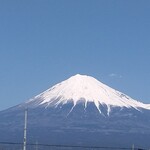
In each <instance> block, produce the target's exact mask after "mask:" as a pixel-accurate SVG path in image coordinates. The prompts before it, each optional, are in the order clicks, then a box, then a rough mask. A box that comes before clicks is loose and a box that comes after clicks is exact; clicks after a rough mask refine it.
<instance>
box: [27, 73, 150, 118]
mask: <svg viewBox="0 0 150 150" xmlns="http://www.w3.org/2000/svg"><path fill="white" fill-rule="evenodd" d="M81 101H82V102H83V103H84V108H85V109H86V107H87V103H88V102H93V103H94V104H95V106H96V108H97V110H98V111H99V112H100V113H101V109H100V106H103V105H105V106H107V114H108V115H109V113H110V111H111V107H126V108H135V109H137V110H139V109H141V108H142V109H150V107H149V105H146V104H143V103H141V102H138V101H136V100H134V99H132V98H130V97H129V96H127V95H125V94H123V93H121V92H119V91H117V90H114V89H112V88H110V87H108V86H107V85H105V84H103V83H101V82H99V81H98V80H96V79H95V78H93V77H90V76H86V75H79V74H77V75H75V76H73V77H71V78H69V79H67V80H65V81H63V82H61V83H58V84H56V85H54V86H53V87H51V88H50V89H48V90H46V91H45V92H43V93H41V94H39V95H37V96H36V97H34V98H33V99H31V100H29V101H28V102H27V104H29V105H31V103H35V104H36V106H38V105H44V106H45V107H51V106H55V107H57V106H58V105H60V104H62V105H63V104H66V103H69V102H72V103H73V107H72V109H71V111H72V110H73V108H74V107H75V106H76V104H77V103H79V102H81Z"/></svg>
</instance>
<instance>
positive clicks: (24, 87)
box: [0, 0, 150, 110]
mask: <svg viewBox="0 0 150 150" xmlns="http://www.w3.org/2000/svg"><path fill="white" fill-rule="evenodd" d="M77 73H80V74H86V75H91V76H93V77H95V78H97V79H98V80H100V81H102V82H103V83H105V84H107V85H109V86H111V87H113V88H115V89H118V90H119V91H122V92H124V93H126V94H127V95H129V96H131V97H132V98H134V99H137V100H140V101H142V102H145V103H150V1H149V0H144V1H142V0H110V1H106V0H1V1H0V110H3V109H6V108H8V107H11V106H14V105H16V104H19V103H21V102H23V101H25V100H28V99H29V98H32V97H33V96H35V95H37V94H39V93H40V92H42V91H44V90H46V89H47V88H49V87H51V86H52V85H54V84H56V83H58V82H60V81H62V80H65V79H67V78H68V77H70V76H72V75H75V74H77Z"/></svg>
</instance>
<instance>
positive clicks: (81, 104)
mask: <svg viewBox="0 0 150 150" xmlns="http://www.w3.org/2000/svg"><path fill="white" fill-rule="evenodd" d="M26 108H27V109H28V132H27V137H28V142H29V143H35V142H36V141H38V143H46V144H52V145H53V144H56V145H61V144H65V145H84V146H113V147H116V146H121V147H122V146H123V147H130V146H131V145H132V144H135V145H136V146H137V147H138V146H139V147H146V148H150V143H149V139H150V105H149V104H143V103H141V102H139V101H136V100H134V99H132V98H131V97H129V96H127V95H126V94H124V93H121V92H119V91H117V90H115V89H113V88H111V87H109V86H107V85H105V84H103V83H101V82H99V81H98V80H96V79H95V78H93V77H90V76H86V75H79V74H77V75H75V76H72V77H70V78H69V79H67V80H65V81H63V82H61V83H58V84H56V85H54V86H53V87H51V88H49V89H48V90H46V91H44V92H42V93H41V94H39V95H37V96H35V97H33V98H31V99H30V100H28V101H26V102H24V103H22V104H19V105H17V106H14V107H12V108H9V109H7V110H4V111H1V112H0V141H10V142H22V139H23V128H24V110H25V109H26Z"/></svg>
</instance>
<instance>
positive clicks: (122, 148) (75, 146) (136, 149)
mask: <svg viewBox="0 0 150 150" xmlns="http://www.w3.org/2000/svg"><path fill="white" fill-rule="evenodd" d="M0 144H1V145H22V144H23V143H13V142H0ZM26 145H28V146H37V145H38V146H45V147H53V148H54V147H55V148H83V149H115V150H116V149H118V150H131V148H127V147H107V146H77V145H51V144H37V143H35V144H33V143H28V144H26ZM134 149H135V150H146V149H144V148H135V147H134Z"/></svg>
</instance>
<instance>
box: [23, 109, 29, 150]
mask: <svg viewBox="0 0 150 150" xmlns="http://www.w3.org/2000/svg"><path fill="white" fill-rule="evenodd" d="M27 115H28V111H27V109H26V110H25V115H24V138H23V150H26V145H27Z"/></svg>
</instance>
